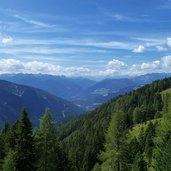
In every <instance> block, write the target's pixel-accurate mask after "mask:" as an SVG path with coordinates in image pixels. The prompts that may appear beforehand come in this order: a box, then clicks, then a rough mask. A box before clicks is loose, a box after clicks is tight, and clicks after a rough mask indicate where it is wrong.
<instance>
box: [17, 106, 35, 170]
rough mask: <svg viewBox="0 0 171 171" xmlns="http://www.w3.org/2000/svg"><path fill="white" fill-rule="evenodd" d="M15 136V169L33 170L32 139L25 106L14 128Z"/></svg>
mask: <svg viewBox="0 0 171 171" xmlns="http://www.w3.org/2000/svg"><path fill="white" fill-rule="evenodd" d="M16 136H17V137H16V145H15V153H16V170H17V171H23V170H24V171H32V170H34V141H33V135H32V125H31V122H30V120H29V118H28V114H27V112H26V109H25V108H23V109H22V112H21V118H20V120H19V122H18V126H17V129H16Z"/></svg>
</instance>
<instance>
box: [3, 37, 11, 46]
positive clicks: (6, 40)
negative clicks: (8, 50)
mask: <svg viewBox="0 0 171 171" xmlns="http://www.w3.org/2000/svg"><path fill="white" fill-rule="evenodd" d="M12 42H13V38H12V37H4V38H2V40H1V43H2V44H5V45H6V44H10V43H12Z"/></svg>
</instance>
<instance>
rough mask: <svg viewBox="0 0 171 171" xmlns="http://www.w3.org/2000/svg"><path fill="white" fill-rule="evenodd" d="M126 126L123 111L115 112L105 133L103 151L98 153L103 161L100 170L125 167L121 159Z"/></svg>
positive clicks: (113, 169)
mask: <svg viewBox="0 0 171 171" xmlns="http://www.w3.org/2000/svg"><path fill="white" fill-rule="evenodd" d="M126 128H127V123H126V115H125V113H123V112H122V111H117V112H115V113H114V115H113V117H112V121H111V123H110V126H109V129H108V132H107V134H106V144H105V151H104V152H102V153H101V155H100V158H101V160H102V161H103V163H102V167H101V169H102V171H106V170H112V171H121V170H124V169H125V168H124V165H125V164H123V161H122V155H123V154H122V152H123V151H122V147H123V145H124V139H125V134H126Z"/></svg>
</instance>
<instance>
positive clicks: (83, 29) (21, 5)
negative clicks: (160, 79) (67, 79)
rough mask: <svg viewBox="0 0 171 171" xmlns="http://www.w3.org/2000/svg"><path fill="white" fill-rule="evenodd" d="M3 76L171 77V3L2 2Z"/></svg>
mask: <svg viewBox="0 0 171 171" xmlns="http://www.w3.org/2000/svg"><path fill="white" fill-rule="evenodd" d="M0 4H1V5H0V73H1V74H3V73H20V72H23V73H35V74H37V73H43V74H53V75H66V76H86V77H118V76H125V75H130V76H134V75H141V74H146V73H152V72H171V12H170V10H171V0H150V1H149V0H124V1H123V0H24V1H23V0H0Z"/></svg>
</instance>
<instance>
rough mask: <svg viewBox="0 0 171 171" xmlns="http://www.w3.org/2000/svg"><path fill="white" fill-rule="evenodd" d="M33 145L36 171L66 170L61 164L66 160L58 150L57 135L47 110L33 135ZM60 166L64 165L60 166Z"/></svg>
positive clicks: (65, 165)
mask: <svg viewBox="0 0 171 171" xmlns="http://www.w3.org/2000/svg"><path fill="white" fill-rule="evenodd" d="M35 143H36V155H37V156H36V158H37V161H38V162H37V164H36V166H37V170H38V171H56V170H61V171H63V170H67V169H68V168H67V164H66V163H63V161H66V160H65V159H64V158H63V157H64V156H63V154H64V153H62V151H61V149H60V146H59V142H58V138H57V133H56V131H55V128H54V126H53V124H52V120H51V114H50V112H49V110H48V109H46V111H45V113H44V116H43V118H42V119H41V122H40V127H39V129H38V130H37V131H36V133H35ZM61 158H63V159H64V160H62V159H61ZM62 164H64V165H63V166H62ZM65 168H66V169H65Z"/></svg>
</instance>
